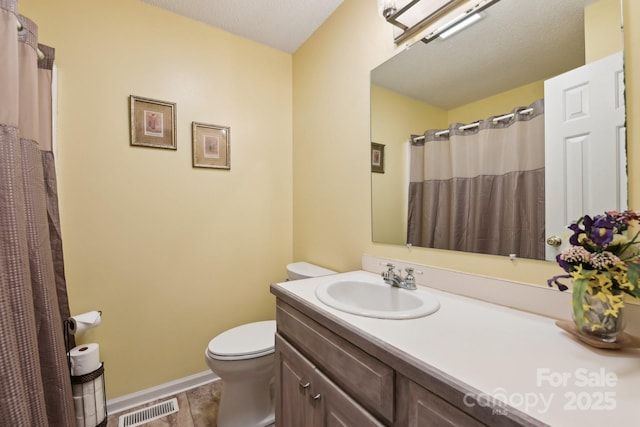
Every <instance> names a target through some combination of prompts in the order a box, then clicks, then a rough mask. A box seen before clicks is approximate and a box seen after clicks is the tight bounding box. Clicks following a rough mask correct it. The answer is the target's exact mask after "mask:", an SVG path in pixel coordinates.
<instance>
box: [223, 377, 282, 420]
mask: <svg viewBox="0 0 640 427" xmlns="http://www.w3.org/2000/svg"><path fill="white" fill-rule="evenodd" d="M272 385H273V381H272V379H269V380H267V381H265V382H260V383H256V382H255V381H247V382H244V381H243V382H236V383H234V384H229V385H227V384H224V383H223V388H222V396H221V397H220V406H219V408H218V420H217V426H218V427H267V426H270V425H272V424H274V423H275V414H274V399H273V393H272V391H271V390H272Z"/></svg>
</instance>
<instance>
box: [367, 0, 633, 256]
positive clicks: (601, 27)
mask: <svg viewBox="0 0 640 427" xmlns="http://www.w3.org/2000/svg"><path fill="white" fill-rule="evenodd" d="M622 51H623V36H622V5H621V1H620V0H562V1H558V0H536V1H524V0H499V1H497V2H495V3H493V4H492V5H491V6H490V7H488V8H487V9H485V10H483V11H482V12H481V19H480V20H479V21H478V22H476V23H474V24H472V25H470V26H468V27H467V28H465V29H464V30H462V31H460V32H458V33H456V34H454V35H452V36H450V37H447V38H444V39H442V38H434V39H432V40H430V41H426V40H424V41H419V42H417V43H415V44H413V45H412V46H410V47H408V48H407V49H405V50H403V51H401V52H399V53H398V54H397V55H395V56H394V57H393V58H391V59H389V60H388V61H386V62H384V63H383V64H381V65H379V66H378V67H376V68H375V69H374V70H372V72H371V142H372V144H375V145H373V146H375V147H378V151H377V152H376V155H377V156H375V160H374V159H372V166H373V163H374V162H375V161H379V160H380V157H379V156H380V154H381V153H380V151H379V150H380V148H379V147H383V150H384V151H382V153H383V154H384V157H383V158H382V160H383V161H384V164H383V165H379V164H378V165H376V168H374V169H372V174H371V175H372V177H371V178H372V237H373V241H374V242H377V243H387V244H397V245H407V244H412V245H414V246H416V245H417V246H423V247H435V248H440V249H450V250H459V251H468V252H476V253H488V254H495V255H505V256H509V255H511V254H513V255H515V256H518V257H522V258H531V259H548V260H551V259H553V258H554V256H555V254H556V253H557V252H558V251H559V250H560V249H562V247H563V246H564V245H565V244H566V242H564V240H565V238H566V225H567V224H569V223H571V222H572V221H575V220H577V219H578V218H579V217H580V216H582V215H584V214H598V213H602V212H603V211H604V210H614V209H625V208H626V205H627V179H626V168H627V164H626V145H625V144H626V141H625V136H626V131H625V120H626V115H625V105H624V72H623V69H624V68H623V54H622ZM509 129H510V130H511V132H515V133H511V134H508V135H507V136H502V132H503V131H507V130H509ZM524 129H527V130H524ZM524 132H528V133H530V134H531V135H533V136H532V138H533V140H532V141H534V142H528V140H527V142H526V144H523V143H522V141H524V140H525V139H524V138H525V137H524V136H522V135H523V133H524ZM485 133H486V134H485ZM470 134H477V136H478V137H480V139H479V140H478V141H479V142H477V141H476V142H474V141H472V140H469V141H471V142H467V139H463V138H466V137H467V136H469V135H470ZM483 135H484V136H483ZM487 135H488V136H487ZM497 135H501V136H497ZM527 138H528V137H527ZM448 144H450V145H448ZM516 145H520V146H525V147H526V148H525V149H524V150H523V151H517V152H511V151H510V152H509V153H510V154H504V153H502V152H498V151H494V150H502V148H496V147H505V148H504V149H505V150H512V148H511V147H513V146H516ZM433 147H435V148H433ZM445 147H449V148H445ZM451 147H454V148H451ZM460 147H470V148H469V149H470V151H468V152H467V151H464V152H463V151H460V150H461V148H460ZM532 147H536V148H532ZM429 150H432V151H429ZM433 150H435V151H433ZM465 150H467V148H465ZM440 151H447V153H448V154H446V155H445V156H444V157H439V156H440V154H437V155H436V154H434V153H436V152H437V153H440ZM372 153H373V151H372ZM447 156H448V157H447ZM422 163H424V164H422ZM513 165H517V166H513ZM486 168H488V170H489V172H486V170H487V169H486ZM498 175H499V176H500V177H499V178H495V176H498ZM514 177H516V178H515V179H513V178H514ZM480 181H482V182H480ZM487 181H490V183H489V186H488V187H487ZM452 187H453V190H452ZM448 191H454V193H448ZM423 193H424V194H423ZM450 194H455V195H454V196H451V195H450ZM523 194H526V197H525V196H523ZM417 196H420V197H421V198H423V199H416V197H417ZM426 199H431V201H428V202H427V201H425V200H426ZM416 200H418V201H416ZM433 200H435V201H436V202H435V203H436V204H435V205H434V204H432V202H433ZM496 200H497V202H496ZM469 201H471V202H470V205H465V203H468V202H469ZM438 203H439V204H438ZM532 212H533V213H532ZM530 213H532V215H533V216H534V217H536V218H534V219H533V220H532V219H531V218H530V217H529V214H530ZM416 218H418V219H416ZM492 218H493V219H496V220H494V221H493V222H491V219H492ZM416 221H417V222H416ZM509 221H513V222H509ZM535 221H538V222H539V224H536V225H535V226H532V227H531V228H532V230H529V231H527V232H531V233H532V234H526V235H525V234H524V233H525V232H524V231H523V230H522V229H521V228H524V226H529V225H530V224H529V223H532V222H535ZM428 227H431V228H430V229H428ZM473 227H477V228H479V229H480V231H479V233H480V234H479V237H478V238H477V240H478V241H479V242H480V243H477V242H476V243H472V244H470V245H467V246H456V245H457V244H458V243H460V242H461V241H464V240H470V239H471V238H470V237H469V236H470V235H471V234H474V233H477V231H473V230H472V228H473ZM416 230H418V231H416ZM418 235H421V237H420V236H418ZM416 236H418V237H416ZM425 236H426V237H425ZM443 236H444V240H448V243H442V242H443V240H442V239H441V240H438V238H439V237H443ZM507 237H508V238H507ZM518 239H519V240H520V241H517V240H518ZM494 240H495V242H494ZM498 240H501V241H500V242H498ZM452 242H453V243H452ZM449 244H451V245H453V246H451V247H448V246H447V245H449Z"/></svg>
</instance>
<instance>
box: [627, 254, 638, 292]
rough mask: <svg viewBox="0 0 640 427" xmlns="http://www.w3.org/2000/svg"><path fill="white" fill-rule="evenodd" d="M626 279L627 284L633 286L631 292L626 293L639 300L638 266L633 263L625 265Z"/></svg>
mask: <svg viewBox="0 0 640 427" xmlns="http://www.w3.org/2000/svg"><path fill="white" fill-rule="evenodd" d="M627 278H628V279H629V282H631V284H633V286H635V288H634V289H633V291H631V292H627V293H628V294H630V295H633V296H634V297H636V298H640V264H637V263H635V262H628V263H627Z"/></svg>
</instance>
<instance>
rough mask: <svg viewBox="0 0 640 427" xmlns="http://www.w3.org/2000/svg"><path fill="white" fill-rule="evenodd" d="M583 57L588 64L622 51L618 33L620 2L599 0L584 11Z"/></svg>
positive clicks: (618, 0) (621, 42)
mask: <svg viewBox="0 0 640 427" xmlns="http://www.w3.org/2000/svg"><path fill="white" fill-rule="evenodd" d="M584 28H585V32H584V38H585V46H584V57H585V62H586V63H590V62H593V61H597V60H598V59H602V58H604V57H606V56H609V55H612V54H614V53H616V52H620V51H621V50H622V49H623V41H622V37H613V38H612V37H611V35H612V34H619V31H620V0H600V1H598V2H595V3H593V4H591V5H589V6H587V7H585V9H584Z"/></svg>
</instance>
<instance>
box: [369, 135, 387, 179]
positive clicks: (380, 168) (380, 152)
mask: <svg viewBox="0 0 640 427" xmlns="http://www.w3.org/2000/svg"><path fill="white" fill-rule="evenodd" d="M371 172H375V173H384V144H378V143H375V142H372V143H371Z"/></svg>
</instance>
